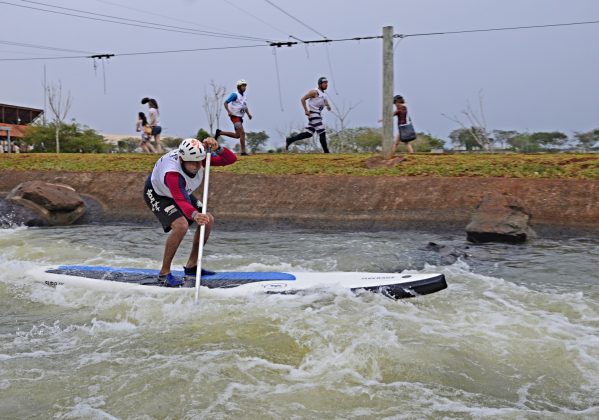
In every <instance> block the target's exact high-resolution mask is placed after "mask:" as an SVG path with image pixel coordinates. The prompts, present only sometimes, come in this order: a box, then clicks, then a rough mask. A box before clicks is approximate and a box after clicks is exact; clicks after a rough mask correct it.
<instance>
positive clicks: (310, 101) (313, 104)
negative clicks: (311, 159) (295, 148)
mask: <svg viewBox="0 0 599 420" xmlns="http://www.w3.org/2000/svg"><path fill="white" fill-rule="evenodd" d="M327 87H329V81H328V80H327V78H326V77H321V78H319V79H318V87H317V88H316V89H312V90H310V91H309V92H308V93H306V94H305V95H304V96H302V99H301V103H302V107H303V108H304V114H306V117H308V125H307V126H306V127H305V128H304V131H303V132H301V133H299V134H298V135H296V136H293V137H288V138H287V139H286V140H285V148H286V149H287V150H289V146H290V145H291V144H292V143H294V142H296V141H299V140H303V139H307V138H310V137H312V136H313V135H314V133H315V132H316V133H317V134H318V137H319V139H320V145H321V146H322V150H323V152H324V153H329V148H328V146H327V135H326V132H325V127H324V123H323V122H322V115H321V112H322V110H323V109H324V108H325V107H326V108H327V110H328V111H330V110H331V105H330V104H329V98H328V96H327V94H326V93H325V91H326V90H327ZM306 102H307V104H306Z"/></svg>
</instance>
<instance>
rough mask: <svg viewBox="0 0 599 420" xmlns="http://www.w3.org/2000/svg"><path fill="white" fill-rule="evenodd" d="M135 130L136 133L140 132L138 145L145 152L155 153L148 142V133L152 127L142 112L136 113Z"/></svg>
mask: <svg viewBox="0 0 599 420" xmlns="http://www.w3.org/2000/svg"><path fill="white" fill-rule="evenodd" d="M135 131H137V132H138V133H139V132H141V143H140V144H139V146H140V147H141V148H142V150H143V151H144V152H146V153H156V150H154V147H153V146H152V144H151V143H150V133H151V132H152V128H151V127H150V126H149V125H148V119H147V118H146V114H144V113H143V112H140V113H138V114H137V124H136V125H135Z"/></svg>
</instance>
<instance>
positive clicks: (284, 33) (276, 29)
mask: <svg viewBox="0 0 599 420" xmlns="http://www.w3.org/2000/svg"><path fill="white" fill-rule="evenodd" d="M98 1H99V0H98ZM223 1H224V2H225V3H227V4H228V5H229V6H231V7H232V8H234V9H236V10H241V11H242V12H243V13H245V14H246V15H248V16H251V17H253V18H254V19H256V20H257V21H259V22H262V23H264V24H265V25H267V26H269V27H270V28H272V29H274V30H275V31H277V32H279V33H281V34H283V35H287V36H289V37H291V35H289V34H288V33H287V32H285V31H284V30H282V29H279V28H277V27H276V26H274V25H271V24H270V23H269V22H267V21H265V20H264V19H262V18H261V17H259V16H256V15H254V14H253V13H251V12H249V11H248V10H246V9H244V8H242V7H240V6H238V5H236V4H233V2H231V1H229V0H223Z"/></svg>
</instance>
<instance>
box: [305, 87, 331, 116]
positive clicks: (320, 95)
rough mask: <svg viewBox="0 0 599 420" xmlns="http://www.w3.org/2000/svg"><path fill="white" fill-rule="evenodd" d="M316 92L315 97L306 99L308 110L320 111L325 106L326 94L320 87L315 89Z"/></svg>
mask: <svg viewBox="0 0 599 420" xmlns="http://www.w3.org/2000/svg"><path fill="white" fill-rule="evenodd" d="M316 93H317V96H316V98H309V99H308V111H310V112H317V113H320V111H322V110H323V108H324V106H325V102H326V100H327V99H328V96H327V94H326V93H324V92H323V91H322V90H320V89H316Z"/></svg>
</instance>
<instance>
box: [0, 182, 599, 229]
mask: <svg viewBox="0 0 599 420" xmlns="http://www.w3.org/2000/svg"><path fill="white" fill-rule="evenodd" d="M146 176H147V174H144V173H118V172H117V173H115V172H111V173H80V172H77V173H75V172H58V171H55V172H43V171H30V172H25V171H3V173H2V176H1V177H0V194H3V195H4V194H6V193H7V192H8V191H10V190H11V189H12V188H14V187H15V186H16V185H18V184H19V183H21V182H23V181H29V180H44V181H48V182H58V183H64V184H68V185H70V186H72V187H74V188H75V189H76V190H77V191H78V192H79V193H81V194H84V195H87V196H90V197H92V198H93V199H95V200H97V201H98V202H99V203H100V205H101V207H102V216H101V217H102V218H103V219H104V220H114V221H140V222H141V221H152V220H153V219H152V215H151V213H150V212H149V211H148V209H147V208H146V207H145V204H144V202H143V200H142V190H143V185H144V181H145V178H146ZM210 180H211V186H210V187H211V188H210V189H211V192H210V201H209V208H210V211H211V212H212V213H213V214H214V215H215V217H216V218H217V220H218V221H220V222H222V223H225V224H230V225H234V224H236V223H241V224H251V225H258V226H259V225H262V224H291V225H294V226H304V227H314V228H348V229H370V228H376V229H381V228H391V229H397V228H409V227H429V228H434V227H435V226H437V227H438V226H444V227H453V228H463V227H464V226H465V225H466V224H467V223H468V221H469V220H470V215H471V214H472V211H473V210H474V208H475V207H476V206H477V204H478V203H479V202H480V200H481V198H482V197H483V195H484V194H485V193H487V192H497V193H502V194H510V195H512V196H514V197H516V198H518V199H519V200H520V202H521V203H522V205H523V206H524V208H525V210H526V211H527V212H529V213H530V214H531V215H532V223H533V227H535V228H538V229H543V228H548V227H549V228H552V229H554V230H560V229H574V230H578V231H584V230H585V229H591V230H593V231H595V230H597V229H599V181H593V180H549V179H512V178H432V177H386V176H381V177H357V176H310V175H285V176H267V175H235V174H228V173H213V174H211V177H210Z"/></svg>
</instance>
